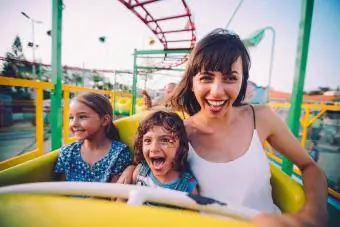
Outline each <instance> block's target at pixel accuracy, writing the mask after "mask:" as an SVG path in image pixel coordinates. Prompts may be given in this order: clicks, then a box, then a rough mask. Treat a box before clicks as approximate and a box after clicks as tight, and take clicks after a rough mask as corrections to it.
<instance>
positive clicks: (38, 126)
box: [35, 88, 44, 156]
mask: <svg viewBox="0 0 340 227" xmlns="http://www.w3.org/2000/svg"><path fill="white" fill-rule="evenodd" d="M35 97H36V98H35V137H36V141H37V148H38V154H37V155H38V156H40V155H42V154H43V153H44V114H43V113H44V105H43V102H44V96H43V89H41V88H37V89H35Z"/></svg>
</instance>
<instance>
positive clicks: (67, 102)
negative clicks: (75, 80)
mask: <svg viewBox="0 0 340 227" xmlns="http://www.w3.org/2000/svg"><path fill="white" fill-rule="evenodd" d="M63 114H64V116H63V121H64V122H63V124H64V127H63V131H64V135H63V141H64V144H68V137H69V130H70V125H69V114H70V92H69V91H65V90H64V112H63Z"/></svg>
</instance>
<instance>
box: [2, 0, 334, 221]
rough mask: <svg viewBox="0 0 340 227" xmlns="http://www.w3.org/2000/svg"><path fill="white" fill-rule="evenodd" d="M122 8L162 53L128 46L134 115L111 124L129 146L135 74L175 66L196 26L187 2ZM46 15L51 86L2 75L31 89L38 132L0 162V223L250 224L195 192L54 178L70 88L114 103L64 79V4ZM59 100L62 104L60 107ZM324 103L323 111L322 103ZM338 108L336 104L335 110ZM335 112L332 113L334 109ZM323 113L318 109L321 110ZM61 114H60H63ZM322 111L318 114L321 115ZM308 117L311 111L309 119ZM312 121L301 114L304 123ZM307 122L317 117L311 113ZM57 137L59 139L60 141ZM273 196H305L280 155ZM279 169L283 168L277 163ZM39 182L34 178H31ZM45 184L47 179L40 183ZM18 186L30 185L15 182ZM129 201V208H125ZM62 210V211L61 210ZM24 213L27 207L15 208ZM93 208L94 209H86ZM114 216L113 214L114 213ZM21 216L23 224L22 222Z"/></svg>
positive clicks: (293, 118) (308, 11) (300, 58)
mask: <svg viewBox="0 0 340 227" xmlns="http://www.w3.org/2000/svg"><path fill="white" fill-rule="evenodd" d="M119 1H120V2H121V3H122V4H123V5H124V6H125V7H126V8H127V9H128V10H130V11H131V12H132V13H133V14H135V15H136V16H137V17H138V18H139V19H140V20H141V22H143V23H144V24H145V25H146V26H147V27H148V28H149V29H150V30H151V31H152V32H153V34H154V35H155V37H156V38H157V40H158V41H159V42H160V43H161V44H162V45H163V49H161V50H136V49H135V50H134V68H133V71H132V72H130V73H131V74H132V76H133V84H132V101H131V104H132V105H131V114H132V116H129V117H125V118H121V119H118V120H116V121H115V124H116V126H117V127H118V129H119V133H120V135H121V138H122V140H123V142H125V143H126V144H128V145H129V146H130V147H131V148H132V143H133V137H134V133H135V131H136V128H137V126H138V123H139V121H140V119H141V115H142V114H136V112H138V111H137V107H138V99H137V80H138V75H139V74H142V73H143V71H145V70H151V71H158V70H178V71H181V70H182V69H181V68H178V66H180V65H182V64H183V63H184V62H185V61H186V60H187V59H188V55H189V54H190V51H191V49H192V48H193V47H194V45H195V42H196V28H195V23H194V21H193V19H192V14H191V11H190V9H189V7H188V5H187V3H186V1H185V0H177V1H178V11H179V12H180V13H179V14H177V15H168V16H164V17H155V16H153V14H152V11H151V10H150V9H151V8H152V7H149V6H150V5H152V4H158V5H159V7H161V4H162V2H163V1H158V0H144V1H137V0H134V1H133V0H119ZM52 2H53V14H52V19H53V20H52V32H51V34H52V75H53V76H52V83H49V82H37V81H26V80H21V79H9V78H6V77H0V85H7V86H23V87H30V88H35V89H36V137H37V149H36V150H34V151H32V152H29V153H27V154H23V155H21V156H20V157H14V158H12V159H10V160H6V161H4V162H1V163H0V170H1V171H0V186H2V187H1V188H0V204H1V205H0V225H1V226H22V225H25V226H26V225H27V226H45V225H48V226H68V225H70V223H72V226H81V225H92V224H93V225H101V226H109V225H110V226H112V224H113V225H126V226H132V225H136V224H139V223H144V224H145V225H148V226H156V225H157V226H159V225H165V226H170V225H171V226H173V225H184V224H185V225H188V224H189V225H195V226H207V225H213V226H252V225H251V224H250V222H248V221H249V219H251V218H252V217H253V216H254V215H255V214H256V212H255V211H253V210H251V209H247V208H245V207H236V206H229V205H226V204H222V203H219V202H218V201H215V200H212V199H209V198H204V197H199V196H198V197H194V196H191V195H188V194H186V193H182V192H169V191H168V190H155V191H152V190H150V189H148V188H143V189H140V188H138V187H135V186H127V185H117V184H104V183H79V184H78V183H68V182H58V183H57V182H53V181H55V176H54V174H53V165H54V163H55V160H56V158H57V156H58V149H59V148H60V147H61V145H62V142H64V143H70V142H71V141H72V138H70V137H69V132H68V124H69V123H68V120H67V119H68V117H67V116H68V111H69V109H68V104H69V101H70V100H69V95H70V93H71V92H83V91H88V92H97V93H102V94H105V95H108V96H109V97H110V100H111V102H112V103H114V102H115V101H116V92H115V91H103V90H92V89H87V88H81V87H76V86H72V85H66V84H62V66H61V45H62V42H61V40H62V39H61V37H62V9H63V6H62V1H61V0H54V1H52ZM313 4H314V1H303V13H302V18H301V21H302V22H303V23H302V26H301V27H300V35H299V37H300V38H299V48H298V51H299V52H298V53H297V61H296V63H297V69H299V70H298V71H297V72H296V78H295V79H294V83H295V84H294V86H293V88H294V89H293V91H292V96H291V104H290V110H289V116H288V122H287V123H288V126H289V127H290V129H291V131H292V132H293V134H294V135H295V136H299V125H300V113H301V108H302V107H301V106H302V96H303V94H302V91H303V86H304V77H305V74H306V67H305V66H306V62H307V54H308V46H309V36H310V30H311V20H312V15H313ZM179 18H180V19H182V20H183V21H185V24H184V26H183V25H181V26H178V27H177V28H174V29H171V30H166V29H164V28H163V27H162V22H164V21H167V22H171V21H173V20H177V19H179ZM171 34H183V36H182V37H189V38H185V39H183V38H178V37H181V36H180V35H179V36H173V37H177V38H173V39H170V38H169V37H171ZM146 56H153V57H155V58H157V59H158V60H157V61H156V62H155V64H154V65H153V66H145V65H141V64H139V63H138V59H139V58H144V57H146ZM44 89H50V90H51V91H52V103H51V119H53V120H52V121H51V133H52V137H51V139H52V150H53V152H49V153H48V154H43V137H44V135H43V133H44V129H43V127H44V123H43V105H42V103H43V90H44ZM62 102H63V108H62ZM322 108H328V107H327V106H325V105H323V106H322ZM334 108H338V109H339V110H340V108H339V106H337V107H334ZM339 110H338V111H339ZM321 111H323V110H320V113H321ZM63 116H64V117H63ZM320 116H321V115H320ZM308 117H309V116H308ZM310 120H311V119H309V118H308V119H306V121H307V122H310ZM312 120H315V119H314V118H313V119H312ZM61 138H63V141H62V139H61ZM269 157H270V158H272V159H273V164H272V165H271V173H272V179H271V183H272V187H273V198H274V201H275V202H276V204H277V205H278V206H279V207H280V208H281V210H282V211H283V212H287V213H294V212H296V211H298V210H299V209H300V208H301V207H302V205H303V204H304V201H305V196H304V192H303V190H302V187H301V185H300V184H299V183H297V181H296V180H293V178H292V177H291V176H292V175H295V178H299V171H297V170H294V168H293V165H292V163H291V162H290V161H289V160H287V159H285V158H282V160H278V159H277V158H276V157H271V156H270V155H269ZM278 167H279V168H281V170H280V169H279V168H278ZM34 182H40V183H34ZM42 182H45V183H42ZM20 183H30V184H22V185H14V184H20ZM55 195H87V196H94V197H122V198H125V199H128V202H127V205H126V204H117V203H108V202H107V201H103V200H97V199H96V200H94V199H75V198H70V197H61V196H55ZM339 199H340V194H339V192H336V191H334V190H333V189H329V204H328V207H329V215H330V219H331V222H332V223H339V215H338V214H339V210H340V202H339ZM144 201H151V202H158V203H162V204H167V205H171V206H177V207H183V208H185V209H188V210H189V211H183V210H173V209H169V208H160V207H156V208H155V207H145V206H140V205H142V204H143V202H144ZM129 205H131V206H129ZM60 207H63V209H60ZM18 210H21V211H22V210H25V212H18ZM94 210H96V211H97V213H95V214H93V213H92V211H94ZM194 211H203V212H207V213H213V214H214V215H215V216H216V215H219V216H229V217H232V219H233V220H231V219H227V220H226V219H220V218H216V217H214V216H213V217H206V216H205V215H201V214H199V213H197V212H194ZM112 214H118V215H114V217H113V215H112ZM150 216H152V217H156V218H148V217H150ZM23 220H25V221H23Z"/></svg>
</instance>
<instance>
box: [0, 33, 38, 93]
mask: <svg viewBox="0 0 340 227" xmlns="http://www.w3.org/2000/svg"><path fill="white" fill-rule="evenodd" d="M5 56H6V58H5V62H4V64H3V68H2V72H1V74H2V75H3V76H6V77H13V78H30V77H29V76H28V75H30V74H29V72H31V71H32V64H31V63H29V62H27V61H26V59H25V56H24V53H23V47H22V43H21V39H20V37H19V36H16V37H15V38H14V41H13V44H12V46H11V52H7V53H6V54H5ZM0 93H2V94H10V95H11V96H12V97H13V98H17V99H30V95H29V93H28V90H27V88H22V87H14V88H13V87H11V86H0Z"/></svg>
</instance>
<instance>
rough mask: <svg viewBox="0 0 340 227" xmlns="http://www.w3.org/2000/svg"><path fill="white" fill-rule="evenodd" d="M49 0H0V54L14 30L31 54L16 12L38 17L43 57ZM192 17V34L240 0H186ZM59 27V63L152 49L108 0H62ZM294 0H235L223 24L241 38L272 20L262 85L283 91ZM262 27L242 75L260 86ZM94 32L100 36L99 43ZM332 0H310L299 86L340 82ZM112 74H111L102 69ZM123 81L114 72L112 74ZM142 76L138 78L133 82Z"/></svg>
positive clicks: (159, 80)
mask: <svg viewBox="0 0 340 227" xmlns="http://www.w3.org/2000/svg"><path fill="white" fill-rule="evenodd" d="M166 1H167V3H166V4H164V6H163V7H162V5H163V3H162V4H158V5H156V4H155V6H154V7H156V8H155V12H156V14H157V15H159V16H161V15H162V13H164V12H166V11H169V10H173V12H174V13H177V14H179V13H181V12H178V11H177V12H176V9H177V8H176V7H175V4H178V1H180V0H166ZM51 2H52V1H47V0H0V29H1V31H2V32H1V33H2V34H1V36H0V56H5V53H6V52H7V51H9V50H10V47H11V45H12V43H13V40H14V38H15V36H16V35H19V36H20V37H21V39H22V42H23V43H24V54H25V56H26V58H27V59H28V60H32V49H30V48H29V47H27V45H26V44H27V42H29V41H31V39H32V27H31V22H30V20H28V19H27V18H25V17H24V16H23V15H22V14H21V12H25V13H26V14H27V15H29V16H30V17H31V18H33V19H35V20H39V21H42V22H43V23H41V24H35V32H34V34H35V41H36V43H37V44H38V45H39V47H38V48H37V50H36V54H35V55H36V57H35V58H36V60H37V61H41V62H43V63H46V64H50V62H51V38H50V37H49V36H47V35H46V31H47V30H49V29H50V28H51V19H52V13H51V12H52V6H51ZM186 2H187V3H188V5H189V8H190V10H191V12H192V15H193V20H194V23H195V25H196V32H197V38H198V40H199V39H200V38H202V37H203V36H204V35H206V34H207V33H208V32H210V31H211V30H213V29H215V28H218V27H222V28H225V26H226V25H227V23H228V21H229V19H230V17H231V15H232V13H233V12H234V10H235V9H236V7H237V5H238V4H239V2H240V0H210V1H203V0H187V1H186ZM64 4H65V8H64V10H63V25H62V26H63V31H62V36H63V39H62V45H63V48H62V64H63V65H68V66H78V67H83V66H84V67H86V68H100V69H127V70H132V69H133V57H132V54H133V51H134V49H135V48H137V49H150V48H153V49H160V48H161V47H162V46H161V45H160V44H159V43H157V42H156V44H155V45H154V46H152V47H150V46H148V44H147V42H148V40H149V38H150V37H154V35H153V33H152V32H151V31H150V30H149V29H148V28H147V27H146V26H145V25H144V24H143V23H142V22H141V21H140V20H139V19H138V18H137V17H136V16H135V15H134V14H133V13H131V12H130V11H129V10H128V9H127V8H126V7H125V6H124V5H122V4H121V3H120V2H119V1H116V0H100V1H99V0H97V1H94V0H64ZM172 4H173V5H172ZM301 5H302V2H301V1H300V0H285V1H282V0H243V2H242V5H241V7H240V8H239V10H238V12H237V13H236V15H235V17H234V18H233V20H232V22H231V23H230V25H229V27H228V28H229V29H230V30H232V31H234V32H236V33H237V34H239V35H240V37H241V38H242V39H245V38H247V37H249V36H250V35H251V34H253V33H254V32H255V31H257V30H259V29H262V28H265V27H268V26H269V27H273V28H274V30H275V34H276V35H275V40H274V44H275V45H274V61H273V71H272V77H271V84H270V86H271V87H272V88H273V89H275V90H280V91H286V92H290V91H291V90H292V86H293V78H294V75H295V61H296V52H297V47H298V35H299V34H298V33H299V24H300V19H301ZM272 35H273V34H272V32H271V31H270V30H266V32H265V36H264V38H263V40H262V41H261V43H260V44H259V45H258V46H256V47H253V48H250V49H249V52H250V55H251V60H252V67H251V70H250V79H251V80H253V81H255V82H256V83H257V84H258V85H262V86H267V85H268V81H269V68H270V56H271V47H272V45H273V36H272ZM99 36H106V37H107V41H106V42H105V43H100V42H99V41H98V37H99ZM339 41H340V1H339V0H315V3H314V11H313V22H312V30H311V36H310V46H309V56H308V63H307V72H306V79H305V90H307V91H309V90H312V89H315V88H317V87H320V86H323V87H325V86H328V87H331V88H336V87H340V75H339V71H338V69H337V66H338V64H339V61H340V60H339V59H340V44H339ZM164 74H169V72H162V75H155V76H153V79H152V80H149V81H148V83H147V85H148V87H152V88H161V87H163V86H164V85H165V84H166V83H168V82H170V81H179V79H180V74H179V73H178V72H177V73H175V74H176V75H175V76H166V75H164ZM108 76H112V75H108ZM119 80H122V81H125V82H131V81H132V79H131V77H128V76H126V75H125V76H124V77H123V76H122V77H120V78H118V81H119ZM141 84H142V81H140V86H141Z"/></svg>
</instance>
